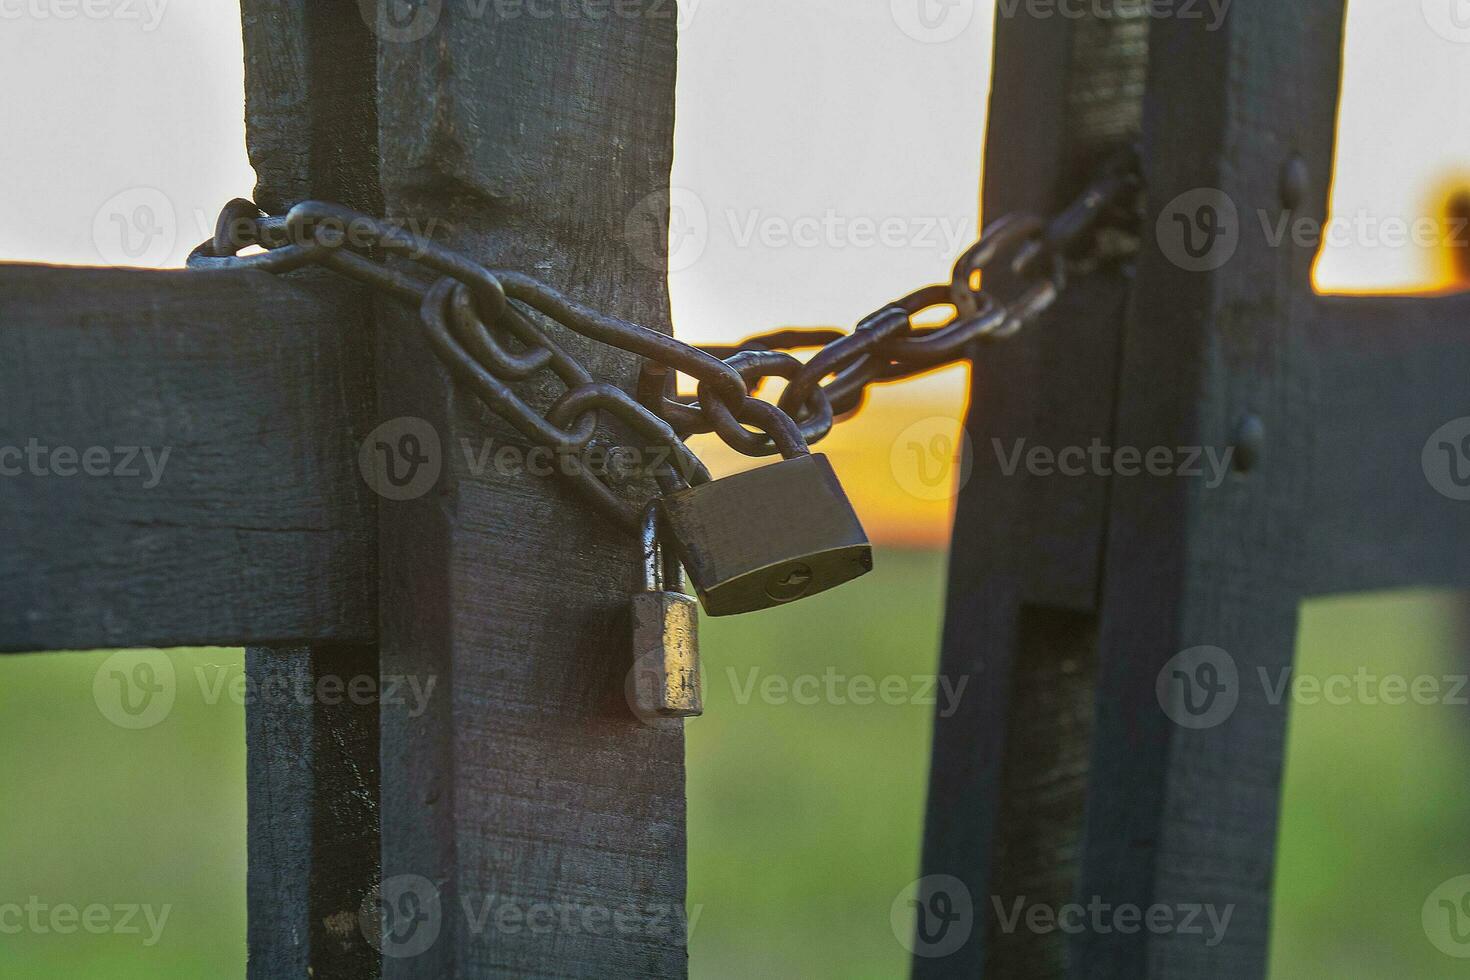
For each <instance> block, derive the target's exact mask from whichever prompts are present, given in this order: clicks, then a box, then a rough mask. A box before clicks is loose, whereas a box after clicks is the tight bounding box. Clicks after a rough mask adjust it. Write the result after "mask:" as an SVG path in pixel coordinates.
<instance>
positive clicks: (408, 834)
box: [378, 2, 686, 980]
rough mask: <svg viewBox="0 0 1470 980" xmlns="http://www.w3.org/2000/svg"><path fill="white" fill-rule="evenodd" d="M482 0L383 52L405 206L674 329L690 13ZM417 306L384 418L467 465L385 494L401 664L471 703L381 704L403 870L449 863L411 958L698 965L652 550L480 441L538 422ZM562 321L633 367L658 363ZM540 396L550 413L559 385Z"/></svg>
mask: <svg viewBox="0 0 1470 980" xmlns="http://www.w3.org/2000/svg"><path fill="white" fill-rule="evenodd" d="M429 6H430V7H436V8H437V5H429ZM425 9H428V8H425ZM474 9H476V8H471V7H469V6H465V5H459V4H444V5H443V6H442V10H440V11H439V15H438V19H437V22H436V23H435V24H434V26H433V29H432V30H430V31H429V32H428V33H427V34H426V35H425V36H424V37H422V38H421V39H418V40H410V41H399V40H386V39H385V40H383V41H382V43H381V44H380V47H379V51H380V53H379V65H378V93H379V106H378V116H379V121H380V127H381V131H380V140H379V144H380V146H381V151H382V167H381V173H382V187H383V192H384V197H385V200H386V207H387V213H388V214H389V216H390V217H393V218H402V219H405V220H407V219H414V220H418V221H421V222H429V221H434V222H436V224H437V227H439V228H440V230H441V231H440V234H441V237H442V238H443V240H444V241H446V242H447V243H448V244H451V245H453V246H455V247H457V248H460V249H463V250H466V251H467V252H468V253H469V254H472V255H474V256H475V257H477V258H478V259H480V260H481V261H483V262H485V263H487V264H490V265H492V266H503V267H510V268H514V269H519V270H522V271H525V272H528V273H532V274H535V275H537V276H539V277H541V278H543V279H546V280H547V281H549V282H551V283H552V284H553V285H554V286H556V287H558V288H561V289H564V290H566V291H567V292H569V293H570V294H572V295H574V296H576V297H577V298H579V299H580V300H582V301H584V302H586V303H588V304H589V305H591V306H594V307H596V308H598V309H603V310H607V311H610V312H613V313H616V314H618V315H622V316H625V317H629V318H633V319H637V320H638V321H640V322H643V323H649V324H653V325H657V326H662V327H664V328H665V329H667V327H668V324H669V313H668V305H667V296H666V293H665V286H664V276H665V273H664V268H663V264H664V263H663V260H662V256H663V254H664V252H665V248H664V247H663V240H664V230H663V229H664V227H665V225H664V220H665V211H666V207H665V203H666V202H662V201H660V199H659V198H657V197H654V198H653V199H652V200H653V206H652V207H650V206H648V204H647V203H646V202H647V201H648V200H649V196H650V195H657V194H658V193H659V192H661V191H664V190H665V189H666V187H667V181H668V173H669V167H670V161H671V153H672V126H673V83H674V41H675V24H674V21H673V17H672V14H673V7H672V5H669V4H662V3H652V2H650V3H647V4H623V5H619V11H618V12H613V10H612V8H607V9H606V10H605V11H604V14H605V15H596V16H590V15H588V14H587V13H586V12H585V11H584V10H583V8H581V7H579V6H577V5H572V6H571V7H570V8H561V7H558V8H555V9H556V10H557V13H555V14H554V15H552V16H540V15H537V16H531V15H529V14H528V13H527V12H526V11H524V10H518V11H517V12H515V13H512V14H508V15H503V16H502V15H501V14H500V12H499V11H500V8H497V6H496V5H494V4H490V5H488V6H484V7H482V8H478V9H481V10H483V15H480V16H477V15H476V14H475V12H474ZM640 216H641V217H642V218H643V219H645V221H643V222H641V223H640V222H638V220H637V219H638V218H639V217H640ZM630 221H631V222H633V223H635V224H637V226H638V231H639V233H640V235H641V236H643V237H641V238H635V242H634V243H633V244H630V243H629V242H628V241H627V238H626V229H627V228H628V227H629V224H630ZM649 237H651V238H652V243H653V246H654V247H653V248H652V250H651V253H648V252H640V250H639V248H638V247H637V246H638V245H646V244H648V241H647V239H648V238H649ZM640 255H641V256H642V260H640ZM408 323H409V320H408V319H407V318H406V317H405V316H400V315H398V313H397V312H396V311H385V316H384V318H383V322H382V331H381V335H380V341H379V343H380V348H379V365H380V368H379V386H380V387H379V392H380V394H379V412H380V414H381V416H382V417H383V418H385V419H389V418H395V417H399V416H405V415H412V416H416V417H419V418H422V419H425V420H427V421H428V422H429V423H430V424H432V425H433V427H434V428H435V430H436V431H437V432H438V434H439V437H440V440H441V443H442V445H443V447H444V453H445V458H444V470H445V471H444V474H443V476H442V477H441V479H440V481H439V483H438V484H437V486H436V487H435V488H434V489H433V490H432V491H431V492H429V493H428V494H426V495H425V496H423V497H421V498H418V499H416V500H411V501H406V502H401V503H385V504H384V506H383V507H382V509H381V516H380V529H381V554H382V566H381V567H382V580H381V596H382V617H381V624H382V628H381V642H382V646H383V670H384V671H385V672H392V673H397V674H406V675H418V676H437V677H439V678H440V679H441V681H440V683H441V690H443V691H444V693H445V696H444V697H442V698H438V699H436V700H435V701H434V702H433V704H432V706H431V709H430V710H429V711H428V712H427V713H425V714H423V715H421V716H419V717H417V718H414V717H409V716H408V715H407V714H406V713H405V712H402V711H397V710H391V709H389V708H387V707H385V708H384V710H383V712H382V761H383V769H382V799H383V809H382V814H383V874H384V876H385V880H386V881H393V880H395V879H397V880H400V881H401V880H404V879H403V878H402V876H415V877H413V878H411V879H410V880H427V881H428V882H431V883H432V885H433V887H434V888H436V889H437V891H438V898H439V902H440V906H441V908H442V909H443V914H442V917H441V920H440V923H439V924H440V932H439V935H438V937H437V939H436V940H435V942H434V943H433V944H432V946H431V947H430V948H428V949H427V950H425V951H423V952H422V953H420V954H418V955H414V956H400V957H388V958H387V959H386V960H385V964H384V975H385V976H387V977H393V978H399V977H425V978H436V980H437V978H441V977H491V976H506V977H540V976H597V977H623V976H629V977H632V976H639V977H647V976H682V975H683V974H684V973H685V970H686V952H685V930H684V927H683V904H684V881H685V859H684V847H685V837H684V779H683V777H684V773H683V735H682V730H681V729H680V728H679V727H678V726H677V725H676V726H675V727H674V728H673V729H672V730H670V729H659V728H651V727H645V726H643V725H641V724H640V723H639V722H638V721H637V720H635V718H634V717H633V715H632V714H631V712H630V710H629V708H628V705H627V702H626V700H625V697H624V693H623V692H624V683H623V681H624V676H625V674H626V672H627V670H628V668H629V666H630V659H631V658H630V653H629V637H628V629H629V624H628V620H627V607H628V596H629V594H630V589H631V583H632V575H633V569H634V556H635V545H634V542H633V541H632V540H631V538H630V537H629V536H627V535H625V534H623V533H622V532H620V531H618V530H617V529H616V528H614V527H612V526H610V525H609V522H608V521H607V520H605V519H603V518H602V517H600V516H599V515H597V514H595V513H592V512H590V511H589V510H588V509H587V507H586V505H585V504H584V503H583V502H582V501H581V500H580V499H579V498H576V497H574V496H572V495H570V494H569V493H568V492H567V490H566V489H565V488H564V487H563V486H562V485H560V484H559V483H557V482H555V481H552V480H548V479H546V478H544V477H538V476H534V475H529V474H526V473H524V472H499V471H498V470H497V469H496V468H495V467H493V466H492V467H488V468H484V469H481V468H480V467H478V466H476V465H475V457H474V456H473V455H471V457H470V458H467V457H466V454H465V452H464V447H465V446H466V445H468V446H470V447H471V449H472V451H473V452H474V453H477V452H478V451H479V450H480V449H481V448H482V447H483V446H485V445H487V444H492V445H493V446H495V447H497V448H499V447H504V446H520V447H524V446H525V442H524V440H523V438H522V437H520V436H519V435H518V434H516V433H515V432H514V431H512V430H511V429H510V428H509V427H508V426H506V425H505V424H504V423H503V422H501V421H500V420H498V419H496V418H494V417H493V416H491V415H490V414H489V413H488V412H486V411H485V410H484V409H483V407H482V406H480V405H479V404H478V403H477V402H476V401H475V399H474V398H473V397H472V396H471V394H470V393H468V392H466V391H464V390H461V389H458V388H456V387H455V386H453V385H452V384H451V382H450V381H449V380H448V378H447V377H446V375H445V374H444V372H443V371H442V369H441V368H440V367H439V365H438V364H437V363H436V362H435V361H434V360H433V358H432V357H431V355H430V354H429V353H428V351H427V350H426V349H425V346H424V344H423V343H422V341H421V340H420V339H419V337H418V335H417V333H416V331H414V330H413V329H409V328H407V327H406V325H407V324H408ZM561 339H562V340H564V341H565V343H566V344H567V346H568V347H570V348H571V349H572V350H573V351H574V352H575V354H576V355H577V356H578V357H579V358H581V359H582V360H583V363H585V364H587V365H588V366H589V368H590V369H591V371H592V373H593V374H594V375H595V376H597V377H599V378H602V379H606V380H610V381H612V382H613V383H616V384H619V385H622V386H624V387H631V386H632V384H633V381H634V379H635V375H636V371H637V360H636V358H633V357H631V356H628V355H626V354H623V353H620V352H617V351H613V350H611V349H608V348H603V347H599V346H596V345H593V344H591V343H590V342H587V341H584V340H582V339H581V338H577V337H570V336H562V337H561ZM523 390H525V391H526V393H527V395H528V397H530V398H532V399H534V400H537V401H538V404H541V405H545V404H547V401H546V399H547V398H549V397H550V396H551V395H552V394H554V393H555V392H556V386H549V385H547V383H546V382H545V381H544V380H541V381H538V382H535V383H530V384H527V385H526V386H524V389H523ZM487 440H491V441H492V442H490V443H487ZM487 913H488V918H486V914H487ZM527 916H534V919H533V920H530V924H528V920H527V919H526V918H525V917H527ZM548 917H549V920H548Z"/></svg>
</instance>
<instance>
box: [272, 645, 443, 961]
mask: <svg viewBox="0 0 1470 980" xmlns="http://www.w3.org/2000/svg"><path fill="white" fill-rule="evenodd" d="M245 670H246V677H247V678H248V680H249V687H248V688H247V690H248V691H249V692H250V700H249V702H248V704H247V711H246V715H245V719H246V725H245V728H246V730H245V735H246V739H247V742H248V751H247V768H248V776H247V779H248V782H249V795H248V803H247V810H248V816H247V824H248V828H249V831H248V832H249V840H250V867H249V872H248V877H247V884H246V889H247V902H248V906H249V923H248V926H247V931H248V943H249V959H248V964H249V965H248V976H250V977H251V978H253V980H268V978H274V977H315V978H321V980H330V978H337V977H341V978H352V980H361V978H364V977H372V976H376V975H377V973H378V966H377V958H378V953H377V950H376V949H375V948H374V947H373V945H372V944H371V939H372V938H375V936H374V933H373V927H372V923H373V922H374V921H375V920H374V918H373V916H374V914H375V912H376V905H375V896H374V895H373V894H372V888H373V885H374V883H375V882H376V881H377V880H378V875H377V868H378V813H377V810H378V779H377V771H378V723H377V722H378V712H377V706H378V702H379V700H380V699H381V698H382V697H383V692H384V690H385V688H383V687H382V686H381V685H380V683H379V679H378V672H377V651H376V649H375V648H373V647H315V648H311V647H287V648H280V649H262V648H252V649H250V650H247V651H246V659H245ZM405 693H408V692H405V691H404V690H403V689H402V688H399V687H396V686H395V687H394V689H393V691H392V692H391V695H392V697H393V698H395V699H396V698H397V697H399V696H402V695H404V694H405ZM422 695H425V692H424V691H423V690H422V689H420V690H419V691H417V692H413V693H412V696H413V698H414V701H415V703H419V698H420V696H422ZM427 696H428V697H432V691H429V692H427ZM303 910H310V912H309V914H303Z"/></svg>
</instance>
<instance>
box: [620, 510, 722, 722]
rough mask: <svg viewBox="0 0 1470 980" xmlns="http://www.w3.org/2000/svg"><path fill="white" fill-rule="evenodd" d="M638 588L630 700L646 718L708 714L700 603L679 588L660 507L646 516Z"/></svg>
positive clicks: (678, 572) (678, 573) (675, 562)
mask: <svg viewBox="0 0 1470 980" xmlns="http://www.w3.org/2000/svg"><path fill="white" fill-rule="evenodd" d="M641 544H642V548H643V552H642V560H641V561H640V562H639V566H638V569H639V574H638V591H636V592H635V593H633V599H632V618H633V670H632V672H631V673H630V674H629V675H628V685H629V689H628V701H629V705H630V706H631V707H632V709H633V711H634V713H635V714H637V715H638V716H639V717H640V718H643V719H644V720H646V721H649V720H655V719H659V718H692V717H695V716H698V715H700V714H703V713H704V703H703V698H702V696H701V692H700V680H699V606H698V604H697V603H696V602H695V601H694V599H692V598H691V597H689V596H687V595H685V594H684V593H683V592H681V591H680V589H679V586H680V584H681V583H682V581H683V577H684V576H683V572H682V570H681V569H680V567H679V561H678V558H677V557H675V556H674V555H673V554H672V553H671V552H668V551H665V550H664V549H663V547H662V546H661V543H660V535H659V511H658V508H657V507H653V506H650V507H649V508H648V510H647V512H646V513H645V515H644V519H643V530H642V539H641Z"/></svg>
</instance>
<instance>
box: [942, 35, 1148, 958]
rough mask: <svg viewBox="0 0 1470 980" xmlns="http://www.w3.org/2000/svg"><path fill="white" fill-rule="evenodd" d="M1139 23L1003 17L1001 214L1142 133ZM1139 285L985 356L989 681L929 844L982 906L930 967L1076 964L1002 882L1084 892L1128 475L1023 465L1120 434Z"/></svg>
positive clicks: (994, 93) (1066, 311)
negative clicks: (1086, 818) (1110, 591)
mask: <svg viewBox="0 0 1470 980" xmlns="http://www.w3.org/2000/svg"><path fill="white" fill-rule="evenodd" d="M1140 27H1141V25H1140V24H1139V23H1137V22H1134V21H1123V20H1119V19H1117V18H1113V19H1110V20H1107V21H1101V20H1100V21H1091V20H1088V21H1077V20H1074V19H1068V18H1057V17H1053V18H1032V17H1027V16H1025V15H1024V14H1022V15H1018V16H1014V17H1007V16H1004V15H1001V16H998V18H997V21H996V50H995V61H994V68H993V80H992V90H991V102H990V114H989V119H990V133H989V136H988V138H987V141H986V163H985V184H984V213H985V216H986V217H987V218H988V219H991V220H993V219H995V218H998V217H1000V216H1002V215H1005V214H1009V213H1012V212H1015V211H1030V212H1033V213H1037V214H1052V213H1055V212H1056V210H1057V209H1058V208H1060V207H1061V206H1063V205H1064V204H1065V203H1066V202H1067V201H1068V200H1070V198H1071V197H1072V195H1074V194H1076V193H1077V192H1078V191H1079V190H1080V189H1081V187H1082V186H1083V185H1084V184H1085V182H1086V181H1087V179H1088V177H1089V175H1088V172H1087V171H1088V169H1089V167H1090V166H1093V165H1096V163H1097V162H1098V161H1099V160H1100V159H1101V158H1102V157H1103V156H1105V155H1106V154H1107V153H1108V152H1110V151H1112V150H1115V149H1116V148H1117V147H1118V146H1119V145H1120V143H1121V141H1123V140H1126V139H1128V138H1130V135H1131V134H1132V133H1134V132H1136V129H1137V124H1138V123H1137V120H1138V117H1139V114H1140V111H1141V104H1140V93H1141V87H1142V75H1143V71H1142V66H1143V64H1144V61H1143V51H1144V48H1145V35H1144V34H1143V32H1142V31H1141V30H1140ZM986 285H987V287H994V288H997V289H999V290H1002V291H1003V290H1006V289H1008V288H1010V287H1011V283H1010V282H1009V281H1008V280H1007V278H1006V277H1005V276H1004V274H1003V273H1002V272H997V273H995V274H993V275H992V274H991V273H989V272H987V278H986ZM1128 294H1129V284H1128V281H1127V278H1126V276H1125V275H1124V274H1122V273H1121V272H1106V273H1102V274H1099V275H1096V276H1092V277H1089V278H1086V279H1082V280H1079V281H1077V282H1074V283H1073V284H1072V285H1071V287H1070V288H1069V290H1068V291H1067V293H1066V294H1065V295H1064V296H1063V299H1062V301H1061V302H1060V303H1059V304H1058V306H1057V308H1056V309H1054V310H1053V311H1052V312H1051V313H1050V314H1049V315H1047V316H1046V317H1045V318H1044V319H1043V320H1042V321H1041V322H1039V323H1037V324H1035V325H1034V327H1032V328H1030V329H1028V330H1027V331H1025V332H1024V333H1022V334H1020V335H1018V336H1017V337H1016V338H1014V339H1012V340H1009V341H1007V342H1005V343H1004V344H996V345H992V346H989V347H986V348H985V349H984V350H982V351H981V352H980V353H979V356H978V357H977V359H976V362H975V367H974V374H973V384H972V395H971V405H970V415H969V418H968V420H967V423H966V425H967V430H968V432H969V434H970V437H971V440H972V444H973V447H974V452H975V464H974V470H973V474H972V477H971V480H970V482H969V484H968V485H966V486H965V487H964V489H963V490H962V492H961V495H960V498H959V501H958V506H957V510H956V522H955V532H954V542H953V548H952V551H951V557H950V580H949V600H948V608H947V614H946V623H945V631H944V650H943V654H942V658H941V666H940V670H941V672H942V673H943V674H945V675H947V676H949V677H950V678H958V677H965V676H968V677H971V678H972V680H973V681H974V682H973V683H972V684H971V685H970V688H969V690H970V691H971V692H972V694H970V695H967V696H966V698H965V699H964V701H963V702H962V703H961V704H960V705H959V707H958V710H957V711H955V712H954V713H953V714H951V715H950V716H949V717H947V718H946V717H942V716H940V717H936V719H935V730H934V750H933V760H932V776H931V781H930V788H929V805H928V815H927V818H926V824H925V835H924V859H923V868H924V874H925V875H926V876H949V877H951V878H954V879H958V880H959V881H960V882H961V883H962V885H963V886H964V888H965V889H967V890H968V893H969V895H968V897H969V898H970V900H971V908H972V909H973V920H972V921H971V922H969V923H967V924H966V925H967V926H968V927H969V928H970V930H971V931H970V938H969V939H968V941H967V942H965V943H964V944H962V945H960V946H959V947H958V948H957V949H954V950H953V951H950V947H951V946H953V945H954V944H953V943H952V942H951V943H949V944H948V945H946V941H945V939H944V938H943V937H941V938H939V939H938V941H936V942H934V943H932V944H925V943H923V942H919V943H916V954H917V955H916V958H915V960H914V974H915V976H921V977H929V976H932V977H950V976H961V975H970V976H973V975H978V974H979V973H981V971H982V970H988V971H990V973H991V974H992V975H996V976H1010V975H1017V976H1050V975H1056V973H1057V972H1058V970H1059V969H1060V967H1059V964H1060V963H1061V961H1062V957H1063V954H1064V951H1063V949H1062V944H1061V942H1060V941H1059V937H1058V936H1055V935H1053V936H1036V935H1031V934H1027V933H1024V932H1017V931H1011V932H1005V931H1002V930H1001V929H999V928H998V927H997V924H996V916H995V914H994V911H993V908H992V903H991V896H992V895H997V896H1002V897H1007V898H1008V897H1010V896H1012V895H1013V894H1024V895H1026V896H1028V897H1029V899H1030V900H1032V901H1034V902H1038V903H1043V904H1052V905H1057V904H1060V903H1064V902H1067V901H1070V900H1071V896H1072V893H1073V886H1074V884H1075V881H1076V876H1077V848H1078V839H1079V838H1080V836H1081V833H1082V804H1083V795H1084V792H1085V788H1086V772H1087V770H1086V757H1087V753H1088V752H1089V751H1090V746H1089V742H1088V738H1089V736H1090V732H1091V723H1092V691H1093V684H1094V676H1095V669H1094V661H1093V658H1094V654H1095V649H1094V648H1095V639H1094V638H1095V632H1096V624H1095V610H1096V606H1097V598H1098V591H1099V588H1100V585H1099V576H1100V568H1101V556H1102V549H1103V546H1104V532H1105V528H1106V521H1105V515H1106V512H1107V507H1108V491H1109V481H1108V480H1107V478H1106V477H1105V476H1104V475H1101V474H1097V473H1091V474H1088V475H1084V476H1077V477H1066V478H1062V477H1057V476H1052V477H1047V476H1044V475H1042V474H1041V473H1039V472H1038V473H1031V472H1028V468H1027V467H1026V466H1025V465H1017V466H1016V467H1015V468H1014V469H1012V468H1011V467H1010V466H1009V464H1008V463H1007V462H1005V461H1006V460H1007V459H1010V458H1011V456H1012V454H1014V453H1016V452H1017V451H1018V450H1019V451H1020V452H1021V453H1022V454H1023V456H1024V454H1025V453H1027V452H1029V451H1031V450H1032V449H1034V448H1038V447H1039V448H1042V449H1045V450H1048V451H1050V452H1053V453H1055V452H1060V451H1062V450H1064V449H1066V448H1067V447H1088V446H1089V445H1090V444H1091V443H1092V442H1093V440H1099V441H1101V442H1102V443H1103V444H1105V445H1111V444H1112V425H1113V412H1114V400H1115V398H1116V390H1117V370H1118V362H1119V357H1120V346H1121V345H1120V337H1121V334H1122V329H1123V320H1124V316H1125V313H1126V309H1127V301H1128ZM936 880H937V879H936ZM950 897H951V898H956V897H957V896H950ZM939 954H943V955H939Z"/></svg>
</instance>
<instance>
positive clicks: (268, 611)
mask: <svg viewBox="0 0 1470 980" xmlns="http://www.w3.org/2000/svg"><path fill="white" fill-rule="evenodd" d="M368 316H369V308H368V303H367V299H366V297H364V296H360V295H358V293H357V291H356V290H355V289H354V288H353V287H351V286H349V285H347V284H344V283H342V282H338V281H335V280H331V279H328V278H325V277H317V276H295V277H292V278H291V279H289V280H283V279H277V278H273V277H271V276H268V275H265V274H263V273H255V272H221V273H204V272H197V273H196V272H188V273H186V272H140V271H127V270H107V269H60V268H48V267H40V266H10V265H6V266H0V391H4V392H5V409H4V412H3V414H0V540H3V541H4V546H3V547H0V651H5V652H16V651H39V650H65V649H88V648H97V647H111V646H130V647H137V646H185V645H228V646H243V645H246V644H271V643H290V642H306V641H323V640H335V641H351V642H361V641H370V640H372V639H373V637H374V636H375V634H376V615H377V596H376V589H377V560H376V530H375V528H376V525H375V509H374V500H375V497H374V495H373V493H372V491H371V490H370V489H369V488H368V486H367V484H366V482H365V481H364V480H363V478H362V477H361V476H360V475H359V473H358V466H357V455H358V453H357V446H358V443H359V441H360V440H361V439H362V438H363V437H364V436H365V435H366V434H367V432H368V431H369V430H371V428H372V427H373V423H371V422H370V421H369V419H370V417H371V413H372V412H373V411H375V405H374V392H373V382H372V370H373V354H372V351H373V344H372V340H371V337H372V334H371V333H370V329H371V328H370V326H368V321H367V317H368Z"/></svg>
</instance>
